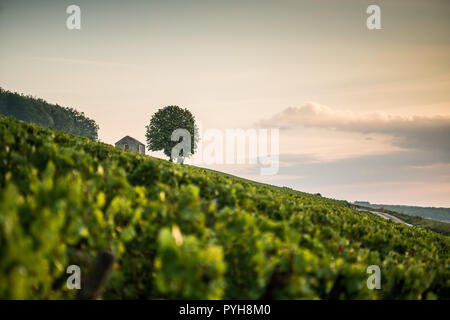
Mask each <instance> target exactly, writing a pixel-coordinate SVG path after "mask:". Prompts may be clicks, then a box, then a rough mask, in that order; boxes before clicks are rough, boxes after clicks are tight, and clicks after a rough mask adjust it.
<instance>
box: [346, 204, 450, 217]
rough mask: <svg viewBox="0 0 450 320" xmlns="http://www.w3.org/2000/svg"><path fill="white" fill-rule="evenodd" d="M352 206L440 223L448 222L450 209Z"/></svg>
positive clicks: (373, 205)
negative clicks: (388, 211)
mask: <svg viewBox="0 0 450 320" xmlns="http://www.w3.org/2000/svg"><path fill="white" fill-rule="evenodd" d="M354 204H356V205H358V206H364V207H369V208H375V209H381V208H384V209H387V210H391V211H395V212H400V213H404V214H408V215H411V216H418V217H421V218H426V219H433V220H437V221H442V222H450V208H436V207H416V206H401V205H391V204H373V203H370V202H367V201H355V202H354Z"/></svg>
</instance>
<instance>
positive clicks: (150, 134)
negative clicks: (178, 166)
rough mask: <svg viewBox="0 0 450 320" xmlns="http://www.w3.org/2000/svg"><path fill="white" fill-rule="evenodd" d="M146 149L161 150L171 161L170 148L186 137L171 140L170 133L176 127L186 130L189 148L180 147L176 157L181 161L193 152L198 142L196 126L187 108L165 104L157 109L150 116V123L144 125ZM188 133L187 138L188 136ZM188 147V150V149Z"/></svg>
mask: <svg viewBox="0 0 450 320" xmlns="http://www.w3.org/2000/svg"><path fill="white" fill-rule="evenodd" d="M146 129H147V132H146V134H145V136H146V138H147V149H148V150H150V151H158V150H163V152H164V154H165V155H166V156H168V157H169V158H170V161H173V160H175V159H173V157H172V149H173V148H174V147H175V146H177V145H178V144H179V143H180V142H183V140H186V139H185V138H186V137H182V136H181V137H178V136H177V139H175V141H172V134H173V133H174V132H175V130H177V129H184V130H187V132H188V134H189V135H190V142H191V143H190V148H187V150H186V149H181V150H180V153H179V154H177V156H176V158H177V160H178V162H181V163H183V160H184V158H188V157H189V156H190V155H192V154H194V153H195V151H196V148H197V143H198V128H197V126H196V124H195V118H194V116H193V115H192V113H191V112H190V111H189V110H188V109H182V108H180V107H178V106H167V107H164V108H162V109H159V110H158V111H157V112H156V113H155V114H154V115H153V117H152V118H151V120H150V124H149V125H148V126H146ZM189 135H188V136H187V138H189ZM184 142H186V141H184ZM189 149H190V150H189Z"/></svg>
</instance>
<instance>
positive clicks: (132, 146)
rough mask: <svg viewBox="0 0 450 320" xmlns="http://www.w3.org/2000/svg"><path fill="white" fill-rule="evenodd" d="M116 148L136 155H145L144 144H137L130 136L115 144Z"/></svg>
mask: <svg viewBox="0 0 450 320" xmlns="http://www.w3.org/2000/svg"><path fill="white" fill-rule="evenodd" d="M115 146H116V148H122V149H125V150H130V151H134V152H138V153H143V154H145V144H143V143H141V142H139V141H138V140H136V139H135V138H132V137H130V136H125V137H123V138H122V139H120V140H119V141H117V142H116V144H115Z"/></svg>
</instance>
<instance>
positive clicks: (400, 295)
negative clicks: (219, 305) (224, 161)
mask: <svg viewBox="0 0 450 320" xmlns="http://www.w3.org/2000/svg"><path fill="white" fill-rule="evenodd" d="M0 141H1V145H0V298H1V299H74V298H76V297H77V290H70V289H69V288H68V287H67V285H66V279H67V277H68V274H67V273H66V268H67V267H68V266H69V265H78V266H80V269H81V272H82V279H83V280H82V286H84V285H85V284H86V283H85V281H86V277H84V276H85V275H86V274H89V272H90V270H91V269H92V268H93V264H94V261H95V259H96V257H97V256H98V254H99V253H100V252H102V251H104V250H108V251H110V252H112V253H113V255H114V257H115V260H114V264H113V267H112V271H111V273H110V276H109V277H108V279H107V281H105V283H104V286H103V292H102V298H103V299H183V298H185V299H449V298H450V291H449V288H450V265H449V263H450V256H449V247H450V243H449V238H448V237H446V236H443V235H440V234H437V233H434V232H432V231H429V230H424V229H420V228H415V227H408V226H405V225H402V224H398V223H394V222H392V221H388V220H384V219H382V218H379V217H376V216H372V215H368V214H365V213H362V212H357V211H355V210H353V209H351V208H350V206H349V205H348V203H347V202H344V201H336V200H332V199H326V198H322V197H320V196H315V195H310V194H306V193H302V192H298V191H294V190H291V189H288V188H279V187H274V186H270V185H265V184H259V183H255V182H252V181H248V180H244V179H240V178H237V177H233V176H229V175H226V174H221V173H218V172H214V171H210V170H205V169H202V168H197V167H192V166H188V165H177V164H173V163H170V162H169V161H165V160H160V159H155V158H152V157H149V156H145V155H141V154H137V153H133V152H129V151H125V150H121V149H116V148H114V147H112V146H110V145H106V144H103V143H99V142H94V141H92V140H90V139H87V138H83V137H79V136H74V135H70V134H67V133H61V132H57V131H53V130H51V129H47V128H43V127H38V126H36V125H32V124H27V123H24V122H22V121H18V120H15V119H12V118H8V117H5V116H0ZM370 265H378V266H379V267H380V269H381V289H380V290H376V289H375V290H369V289H368V288H367V286H366V281H367V278H368V276H369V274H368V273H367V272H366V270H367V267H368V266H370Z"/></svg>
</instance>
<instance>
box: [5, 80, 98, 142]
mask: <svg viewBox="0 0 450 320" xmlns="http://www.w3.org/2000/svg"><path fill="white" fill-rule="evenodd" d="M0 114H3V115H6V116H11V117H14V118H16V119H19V120H23V121H27V122H32V123H35V124H37V125H40V126H44V127H48V128H52V129H55V130H58V131H62V132H67V133H72V134H76V135H79V136H85V137H88V138H90V139H93V140H97V139H98V134H97V133H98V129H99V126H98V125H97V123H96V122H95V121H94V120H92V119H90V118H88V117H86V116H85V115H84V113H83V112H81V113H80V112H78V111H77V110H75V109H72V108H65V107H61V106H59V105H57V104H56V105H54V104H49V103H48V102H46V101H44V100H42V99H36V98H33V97H31V96H24V95H20V94H18V93H13V92H10V91H7V90H4V89H2V88H0Z"/></svg>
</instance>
